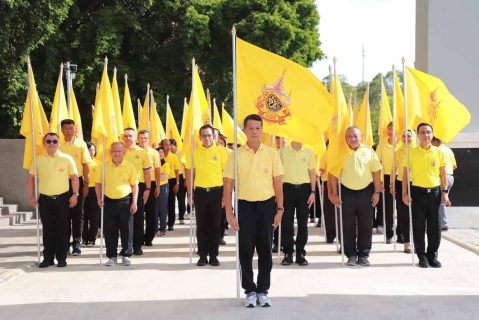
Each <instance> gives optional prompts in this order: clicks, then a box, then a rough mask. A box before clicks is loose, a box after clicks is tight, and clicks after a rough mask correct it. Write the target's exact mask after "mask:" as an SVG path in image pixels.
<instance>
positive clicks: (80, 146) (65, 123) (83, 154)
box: [60, 119, 92, 256]
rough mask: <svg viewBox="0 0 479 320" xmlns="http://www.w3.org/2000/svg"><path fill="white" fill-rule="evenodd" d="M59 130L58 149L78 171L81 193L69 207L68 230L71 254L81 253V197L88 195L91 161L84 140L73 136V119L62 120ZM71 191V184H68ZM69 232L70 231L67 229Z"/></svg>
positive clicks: (74, 133) (74, 131) (74, 130)
mask: <svg viewBox="0 0 479 320" xmlns="http://www.w3.org/2000/svg"><path fill="white" fill-rule="evenodd" d="M60 124H61V130H62V133H63V136H64V137H65V140H63V141H61V142H60V151H61V152H63V153H66V154H68V155H70V156H71V157H72V158H73V161H75V165H76V168H77V171H78V177H79V183H80V189H79V190H81V193H80V194H79V195H78V205H77V206H75V207H72V208H71V209H70V221H71V226H70V224H69V227H68V230H70V228H71V234H72V244H71V245H72V255H74V256H79V255H81V249H80V243H81V240H82V238H81V236H82V231H83V199H84V198H85V197H86V196H87V195H88V184H89V183H90V179H89V178H90V170H89V168H88V164H89V163H90V162H92V159H91V157H90V153H89V152H88V147H87V145H86V143H85V141H82V140H80V139H78V138H76V137H75V135H76V127H75V121H73V120H71V119H65V120H62V122H61V123H60ZM70 192H72V186H70ZM69 233H70V231H69Z"/></svg>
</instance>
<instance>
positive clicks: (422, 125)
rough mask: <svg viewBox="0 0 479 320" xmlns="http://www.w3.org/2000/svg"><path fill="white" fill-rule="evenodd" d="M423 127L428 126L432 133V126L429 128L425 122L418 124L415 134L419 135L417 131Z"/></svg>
mask: <svg viewBox="0 0 479 320" xmlns="http://www.w3.org/2000/svg"><path fill="white" fill-rule="evenodd" d="M424 126H428V127H429V128H431V131H432V132H434V129H433V128H432V126H431V125H430V124H429V123H426V122H422V123H420V124H419V125H418V126H417V130H416V132H417V133H419V129H421V127H424Z"/></svg>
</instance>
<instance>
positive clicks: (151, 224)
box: [138, 130, 161, 247]
mask: <svg viewBox="0 0 479 320" xmlns="http://www.w3.org/2000/svg"><path fill="white" fill-rule="evenodd" d="M138 142H139V143H140V148H142V149H144V150H146V152H147V153H148V158H149V159H150V163H151V168H150V177H151V192H150V194H149V196H148V200H147V201H146V203H145V236H144V241H145V246H147V247H151V246H152V245H153V239H154V238H155V234H156V231H157V230H158V216H157V210H156V206H157V203H158V201H157V199H156V198H158V196H159V195H160V183H159V181H160V178H161V164H160V155H159V154H158V151H156V150H155V149H153V148H150V146H149V144H150V133H149V132H148V131H147V130H140V131H139V132H138ZM157 181H158V183H157Z"/></svg>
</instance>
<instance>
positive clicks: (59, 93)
mask: <svg viewBox="0 0 479 320" xmlns="http://www.w3.org/2000/svg"><path fill="white" fill-rule="evenodd" d="M60 81H61V82H60V85H59V86H58V110H57V134H58V135H60V123H61V121H60V110H61V105H62V103H61V102H62V99H61V92H60V90H61V89H62V88H63V63H61V64H60Z"/></svg>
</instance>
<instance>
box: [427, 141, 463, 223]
mask: <svg viewBox="0 0 479 320" xmlns="http://www.w3.org/2000/svg"><path fill="white" fill-rule="evenodd" d="M431 143H432V145H433V146H435V147H438V148H439V149H441V151H442V152H444V157H445V158H446V173H447V190H448V192H449V193H450V192H451V188H452V185H453V184H454V170H456V169H457V163H456V157H455V156H454V152H453V151H452V150H451V149H449V148H448V147H446V145H445V144H444V143H443V142H442V140H441V139H439V138H436V137H434V138H432V140H431ZM449 193H448V195H449ZM439 221H441V226H442V229H441V230H442V231H447V230H449V226H448V225H447V214H446V205H445V204H444V202H441V205H440V206H439Z"/></svg>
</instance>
